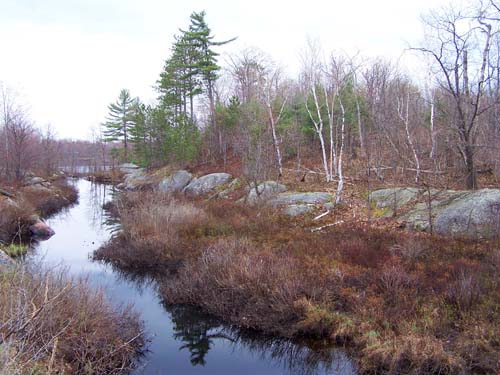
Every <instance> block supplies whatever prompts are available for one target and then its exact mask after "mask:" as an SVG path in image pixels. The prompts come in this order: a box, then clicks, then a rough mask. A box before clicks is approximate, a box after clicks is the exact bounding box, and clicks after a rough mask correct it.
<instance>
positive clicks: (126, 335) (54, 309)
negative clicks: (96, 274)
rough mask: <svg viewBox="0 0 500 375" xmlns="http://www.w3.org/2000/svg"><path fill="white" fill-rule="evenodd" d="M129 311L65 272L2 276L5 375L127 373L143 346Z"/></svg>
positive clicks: (0, 330) (0, 354)
mask: <svg viewBox="0 0 500 375" xmlns="http://www.w3.org/2000/svg"><path fill="white" fill-rule="evenodd" d="M142 329H143V328H142V323H141V322H140V320H139V319H138V315H137V314H136V313H135V312H134V311H133V310H132V309H131V308H130V307H128V306H123V307H114V306H112V305H111V304H109V303H108V301H107V300H106V298H105V297H104V293H103V292H102V291H101V290H97V291H96V290H95V289H94V288H91V287H90V285H89V284H88V282H87V281H86V280H85V279H75V278H70V277H69V276H67V274H66V273H65V272H64V270H62V269H55V270H54V269H53V270H50V271H47V270H43V269H41V268H40V267H36V269H35V267H33V269H27V268H17V269H15V270H11V271H9V272H2V273H0V374H2V375H4V374H5V375H18V374H82V375H83V374H85V375H89V374H122V373H125V372H126V371H127V370H129V369H131V368H132V367H133V364H134V358H135V357H136V355H137V352H138V350H140V348H141V346H142V343H143V339H144V338H143V335H142Z"/></svg>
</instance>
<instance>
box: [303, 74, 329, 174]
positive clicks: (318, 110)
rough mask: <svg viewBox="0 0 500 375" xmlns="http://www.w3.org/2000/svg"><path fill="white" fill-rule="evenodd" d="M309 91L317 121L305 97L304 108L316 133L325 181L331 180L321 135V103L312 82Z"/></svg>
mask: <svg viewBox="0 0 500 375" xmlns="http://www.w3.org/2000/svg"><path fill="white" fill-rule="evenodd" d="M311 92H312V94H313V100H314V105H315V107H316V113H317V116H318V121H316V120H315V118H314V116H313V114H312V113H311V111H310V109H309V106H308V105H307V99H306V109H307V113H308V114H309V117H310V118H311V121H312V122H313V124H314V128H315V130H316V133H317V134H318V137H319V142H320V144H321V157H322V159H323V160H322V161H323V168H324V170H325V177H326V182H331V181H332V177H331V175H330V172H329V170H328V158H327V157H326V147H325V140H324V137H323V118H322V117H321V105H320V103H319V101H318V96H317V94H316V87H315V85H314V83H313V86H312V87H311Z"/></svg>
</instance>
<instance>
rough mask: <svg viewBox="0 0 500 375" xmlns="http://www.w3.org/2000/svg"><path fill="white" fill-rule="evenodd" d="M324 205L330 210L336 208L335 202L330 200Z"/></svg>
mask: <svg viewBox="0 0 500 375" xmlns="http://www.w3.org/2000/svg"><path fill="white" fill-rule="evenodd" d="M323 207H325V209H327V210H328V211H331V210H333V209H334V208H335V203H332V202H328V203H325V204H324V205H323Z"/></svg>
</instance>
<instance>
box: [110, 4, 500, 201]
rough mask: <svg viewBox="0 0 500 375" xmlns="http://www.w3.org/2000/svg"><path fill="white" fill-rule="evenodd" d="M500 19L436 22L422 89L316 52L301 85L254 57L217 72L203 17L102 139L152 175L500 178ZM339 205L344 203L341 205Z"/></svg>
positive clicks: (377, 63) (116, 111)
mask: <svg viewBox="0 0 500 375" xmlns="http://www.w3.org/2000/svg"><path fill="white" fill-rule="evenodd" d="M499 18H500V11H499V8H498V7H497V6H496V5H495V3H493V2H491V3H488V4H486V3H480V4H477V5H475V6H472V7H469V8H466V9H456V8H453V7H451V6H450V7H448V8H443V9H440V10H439V11H432V12H430V13H429V14H427V15H426V16H425V17H423V18H422V20H423V22H424V24H425V26H426V29H427V35H426V39H425V40H426V42H425V45H422V46H415V47H413V48H411V50H413V51H412V52H413V53H415V54H418V56H419V58H420V60H421V62H422V63H421V68H422V69H421V70H422V72H425V74H424V76H426V77H427V78H425V79H423V80H420V81H418V82H417V81H416V79H415V78H414V77H411V76H409V75H408V74H405V73H404V72H403V70H402V69H401V68H400V67H398V66H397V64H395V63H393V62H391V61H388V60H387V59H384V58H379V59H363V58H362V57H361V56H354V57H353V56H347V55H345V54H339V53H331V54H330V55H328V57H327V58H325V57H324V56H326V53H325V52H324V51H322V50H321V47H320V46H319V45H318V44H317V43H315V42H312V41H310V42H309V43H308V45H307V48H306V49H305V51H304V52H303V54H302V61H301V63H302V65H301V71H300V74H299V75H298V77H295V78H292V77H289V76H286V75H285V73H284V71H283V69H282V68H281V67H279V66H278V65H277V64H276V63H274V62H273V61H272V59H271V58H270V57H269V56H268V55H266V54H265V53H263V52H261V51H259V50H257V49H247V50H244V51H242V52H241V53H239V54H236V55H233V56H231V57H230V58H229V59H228V63H227V66H226V67H225V69H223V70H221V68H220V66H219V65H218V60H217V53H216V52H215V47H216V46H218V45H222V44H225V43H228V42H230V41H224V42H216V41H214V36H213V35H212V34H211V31H210V28H209V27H208V25H207V24H206V22H205V13H204V12H201V13H193V14H192V16H191V24H190V26H189V28H188V29H187V30H186V31H182V30H181V34H180V35H179V36H177V37H176V39H175V43H174V44H173V46H172V49H171V54H170V57H169V58H168V59H167V60H166V62H165V66H164V69H163V71H162V72H161V74H160V78H159V80H158V82H157V85H156V88H157V90H158V93H159V95H158V102H157V104H156V105H155V106H146V105H144V104H142V103H141V101H140V100H139V99H134V98H132V97H131V95H130V93H129V92H128V91H127V90H123V91H122V92H121V94H120V98H119V100H118V101H117V102H116V103H114V104H112V105H110V107H109V109H110V115H109V118H108V121H107V122H106V123H105V124H104V125H105V129H106V130H105V132H104V133H105V135H106V137H105V140H107V141H121V142H122V143H123V147H121V153H122V155H121V156H122V157H123V158H124V159H128V160H134V161H136V162H138V163H140V164H142V165H144V166H156V165H161V164H164V163H171V162H186V161H206V160H213V161H217V162H223V163H224V164H225V163H226V161H227V160H228V158H229V157H236V158H238V159H240V160H241V162H242V165H243V171H242V172H243V173H245V174H246V175H247V176H249V177H251V178H255V179H259V180H262V179H264V178H266V177H268V176H280V175H281V174H282V171H283V163H284V162H285V161H287V160H291V159H292V160H295V161H296V163H297V166H298V167H299V168H300V167H301V162H302V160H303V159H304V160H306V159H307V160H310V159H311V158H315V159H316V160H317V165H320V166H321V172H322V173H323V174H324V176H325V180H326V181H332V180H334V179H335V180H339V182H340V183H339V189H340V190H339V193H340V191H341V189H342V184H343V171H344V169H345V165H346V163H347V165H352V164H353V163H354V164H357V165H362V166H363V168H364V169H365V170H366V171H367V172H368V173H372V174H373V175H376V176H378V177H379V178H381V179H383V178H384V174H386V173H387V172H388V171H390V173H393V174H401V175H404V176H410V175H411V178H412V179H413V180H415V182H417V183H421V182H423V181H425V180H426V179H428V178H429V177H430V176H433V177H436V176H440V175H452V176H454V177H461V178H463V180H462V181H463V183H462V184H463V186H465V187H467V188H476V187H477V174H478V172H487V173H492V174H498V172H499V171H500V164H499V157H498V155H499V151H500V143H499V140H500V123H499V121H500V117H499V110H500V106H499V98H500V97H499V78H500V60H499V59H498V56H499V51H500V49H499V46H500V38H499V33H498V31H499V29H498V26H499V22H498V21H499ZM339 196H340V194H339Z"/></svg>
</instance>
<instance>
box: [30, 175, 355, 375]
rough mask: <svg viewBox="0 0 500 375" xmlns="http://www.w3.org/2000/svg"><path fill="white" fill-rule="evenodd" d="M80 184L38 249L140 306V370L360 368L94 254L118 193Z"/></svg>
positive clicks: (278, 373)
mask: <svg viewBox="0 0 500 375" xmlns="http://www.w3.org/2000/svg"><path fill="white" fill-rule="evenodd" d="M74 184H75V186H76V187H77V188H78V190H79V194H80V199H79V203H78V204H77V205H75V206H73V207H71V208H69V209H67V210H65V211H63V212H61V213H59V214H58V215H56V216H54V217H52V218H50V219H49V220H47V222H48V224H49V225H50V226H51V227H52V228H53V229H54V230H55V232H56V234H55V236H53V237H52V238H50V239H49V240H48V241H45V242H41V243H40V244H39V245H38V246H37V248H36V251H35V254H34V257H36V258H42V259H43V262H44V263H45V264H47V265H49V266H52V265H54V266H63V267H67V268H68V270H69V272H70V273H71V274H72V275H76V276H79V275H83V276H86V277H88V279H89V280H90V282H91V283H92V284H93V285H95V286H96V287H101V288H104V290H105V291H106V295H107V296H108V298H109V299H110V300H111V301H112V302H113V303H116V304H122V305H124V304H125V305H126V304H133V305H134V306H135V309H136V310H137V311H138V312H140V314H141V318H142V319H143V321H144V324H145V329H146V332H147V335H148V336H149V337H150V342H149V345H148V349H149V350H148V352H147V353H146V355H145V357H144V358H143V359H142V360H141V363H140V364H139V365H138V368H137V370H135V371H134V375H139V374H145V375H156V374H183V375H190V374H197V375H198V374H214V375H215V374H217V375H225V374H227V375H236V374H252V375H253V374H262V375H285V374H290V375H291V374H308V375H309V374H310V375H320V374H338V375H349V374H356V371H355V367H354V365H353V364H352V363H351V361H350V360H349V358H348V357H347V356H346V355H345V354H344V352H342V351H330V350H318V351H317V350H312V349H310V348H308V347H307V346H304V345H299V344H296V343H292V342H290V341H288V340H281V339H276V338H271V337H266V336H262V335H257V334H252V333H249V332H242V331H240V330H237V329H235V328H232V327H228V326H226V325H224V324H222V323H221V322H220V321H219V320H217V319H215V318H213V317H209V316H206V315H204V314H201V313H200V312H199V311H197V310H195V309H193V308H189V307H185V306H178V305H177V306H175V305H173V306H172V305H168V304H166V303H165V301H163V300H162V299H161V297H159V295H158V293H157V290H156V286H155V283H154V282H152V281H148V280H137V278H133V277H129V276H127V275H125V274H123V273H121V272H119V271H117V270H114V269H113V268H111V267H110V266H107V265H105V264H102V263H100V262H94V261H92V260H91V256H92V253H93V251H94V250H96V249H97V248H98V247H99V246H100V245H102V244H103V243H104V242H106V241H107V240H108V239H109V238H110V237H111V236H112V233H113V231H116V230H117V224H116V223H113V222H112V221H111V220H110V219H109V217H107V216H106V213H105V211H104V210H103V209H102V205H103V204H104V203H105V202H107V201H109V200H110V199H111V198H112V190H111V187H109V186H106V185H99V184H93V183H91V182H88V181H86V180H82V179H80V180H75V181H74Z"/></svg>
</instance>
